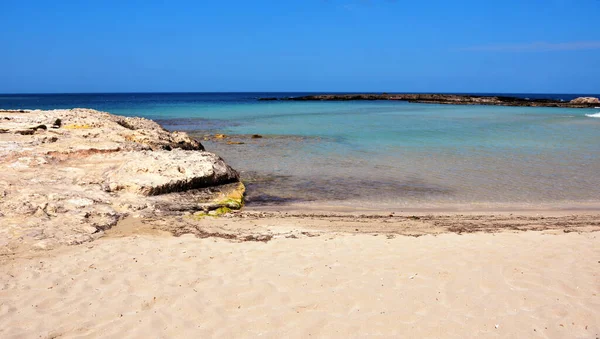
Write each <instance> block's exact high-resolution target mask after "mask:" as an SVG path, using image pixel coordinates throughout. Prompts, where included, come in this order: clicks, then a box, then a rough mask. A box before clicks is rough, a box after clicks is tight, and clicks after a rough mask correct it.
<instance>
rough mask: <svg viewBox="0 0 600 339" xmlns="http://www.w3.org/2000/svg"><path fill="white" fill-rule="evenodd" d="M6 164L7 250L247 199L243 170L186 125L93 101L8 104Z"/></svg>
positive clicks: (2, 222) (2, 216)
mask: <svg viewBox="0 0 600 339" xmlns="http://www.w3.org/2000/svg"><path fill="white" fill-rule="evenodd" d="M0 172H1V173H2V176H0V254H10V253H14V252H15V251H20V250H27V249H32V248H37V249H50V248H54V247H56V246H59V245H65V244H80V243H82V242H86V241H92V240H94V239H97V238H98V237H100V236H102V234H103V232H104V231H105V230H108V229H110V228H111V227H113V226H115V225H116V224H117V222H118V221H119V220H120V219H121V218H123V217H125V216H128V215H132V216H139V217H154V216H156V215H165V214H177V213H179V214H182V213H186V212H187V213H190V212H195V211H198V210H211V209H218V208H220V207H224V206H229V207H234V208H235V207H238V208H239V207H241V205H242V204H243V189H241V190H240V188H237V190H235V189H234V188H232V187H231V186H232V185H236V183H238V182H239V175H238V173H237V172H236V171H235V170H233V169H232V168H231V167H229V166H228V165H227V164H226V163H225V162H224V161H223V160H222V159H221V158H219V157H218V156H217V155H215V154H212V153H209V152H205V151H204V147H203V146H202V144H200V143H199V142H198V141H196V140H194V139H193V138H191V137H189V136H188V135H187V134H186V133H183V132H169V131H167V130H165V129H164V128H162V127H161V126H160V125H158V124H157V123H155V122H154V121H151V120H148V119H143V118H129V117H122V116H116V115H111V114H109V113H104V112H98V111H95V110H90V109H82V108H77V109H71V110H51V111H41V110H34V111H28V110H27V111H26V110H11V111H6V110H5V111H2V110H0ZM242 188H243V185H242ZM232 191H235V192H242V195H241V197H242V199H239V203H234V202H232V201H231V199H225V198H224V197H226V196H228V195H229V194H230V192H232ZM237 195H239V194H237Z"/></svg>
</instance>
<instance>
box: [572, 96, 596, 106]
mask: <svg viewBox="0 0 600 339" xmlns="http://www.w3.org/2000/svg"><path fill="white" fill-rule="evenodd" d="M570 103H572V104H575V105H581V104H593V105H598V104H600V99H598V98H594V97H579V98H575V99H573V100H571V101H570Z"/></svg>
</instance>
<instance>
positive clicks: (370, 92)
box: [0, 91, 600, 96]
mask: <svg viewBox="0 0 600 339" xmlns="http://www.w3.org/2000/svg"><path fill="white" fill-rule="evenodd" d="M243 93H247V94H259V93H273V94H285V93H319V94H382V93H387V94H566V95H572V94H580V95H581V94H593V95H598V94H600V92H598V93H592V92H579V93H576V92H571V93H567V92H506V91H501V92H476V91H473V92H463V91H459V92H452V91H426V92H423V91H165V92H163V91H158V92H146V91H134V92H39V93H35V92H20V93H19V92H16V93H0V96H9V95H85V94H88V95H89V94H243Z"/></svg>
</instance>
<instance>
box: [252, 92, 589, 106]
mask: <svg viewBox="0 0 600 339" xmlns="http://www.w3.org/2000/svg"><path fill="white" fill-rule="evenodd" d="M258 100H259V101H273V100H286V101H359V100H366V101H374V100H392V101H406V102H411V103H422V104H444V105H493V106H529V107H564V108H594V107H598V106H600V99H598V98H594V97H580V98H576V99H573V100H571V101H560V100H551V99H524V98H518V97H510V96H477V95H457V94H388V93H383V94H322V95H308V96H300V97H286V98H273V97H269V98H259V99H258Z"/></svg>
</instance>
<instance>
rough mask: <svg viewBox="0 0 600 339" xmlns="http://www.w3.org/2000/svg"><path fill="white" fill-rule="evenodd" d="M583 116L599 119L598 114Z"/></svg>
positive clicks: (599, 114) (599, 113)
mask: <svg viewBox="0 0 600 339" xmlns="http://www.w3.org/2000/svg"><path fill="white" fill-rule="evenodd" d="M585 116H586V117H590V118H600V112H598V113H594V114H586V115H585Z"/></svg>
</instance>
